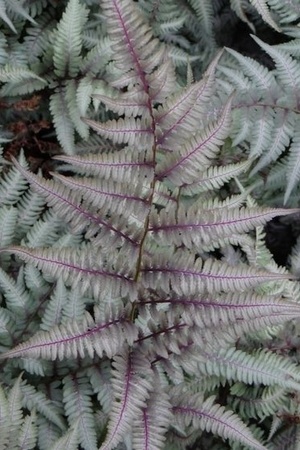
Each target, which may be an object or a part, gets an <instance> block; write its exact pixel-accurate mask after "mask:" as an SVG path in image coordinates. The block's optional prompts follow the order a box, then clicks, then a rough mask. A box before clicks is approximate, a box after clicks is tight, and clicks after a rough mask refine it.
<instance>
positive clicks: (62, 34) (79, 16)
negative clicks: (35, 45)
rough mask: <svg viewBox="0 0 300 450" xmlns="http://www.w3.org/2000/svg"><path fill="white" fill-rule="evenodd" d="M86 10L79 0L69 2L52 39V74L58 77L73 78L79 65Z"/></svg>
mask: <svg viewBox="0 0 300 450" xmlns="http://www.w3.org/2000/svg"><path fill="white" fill-rule="evenodd" d="M87 14H88V10H87V8H86V7H85V6H84V5H82V4H81V3H80V2H79V0H69V2H68V4H67V8H66V10H65V12H64V13H63V16H62V19H61V20H60V22H59V23H58V26H57V30H56V32H55V35H54V36H55V37H54V42H55V44H54V56H53V62H54V72H55V74H56V75H57V76H58V77H65V76H67V75H68V76H70V77H75V76H76V75H77V74H78V70H79V67H80V63H81V56H80V53H81V47H82V36H81V34H82V30H83V27H84V25H85V23H86V21H87Z"/></svg>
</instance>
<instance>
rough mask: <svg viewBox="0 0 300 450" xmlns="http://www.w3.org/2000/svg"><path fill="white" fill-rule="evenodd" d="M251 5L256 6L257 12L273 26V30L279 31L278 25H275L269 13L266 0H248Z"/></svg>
mask: <svg viewBox="0 0 300 450" xmlns="http://www.w3.org/2000/svg"><path fill="white" fill-rule="evenodd" d="M250 3H251V5H253V6H254V8H256V10H257V11H258V12H259V14H260V15H261V17H262V18H263V20H264V21H265V22H266V23H267V24H268V25H270V27H272V28H274V30H276V31H278V32H279V33H280V27H279V26H278V25H277V23H276V22H275V21H274V20H273V18H272V15H271V13H270V9H269V6H268V4H267V1H266V0H250Z"/></svg>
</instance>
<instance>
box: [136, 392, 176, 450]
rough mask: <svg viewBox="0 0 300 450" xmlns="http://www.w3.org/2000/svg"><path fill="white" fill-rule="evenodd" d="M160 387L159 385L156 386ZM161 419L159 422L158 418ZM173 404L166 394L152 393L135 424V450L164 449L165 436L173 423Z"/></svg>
mask: <svg viewBox="0 0 300 450" xmlns="http://www.w3.org/2000/svg"><path fill="white" fill-rule="evenodd" d="M155 386H158V384H155ZM158 417H159V421H158V420H157V418H158ZM172 420H173V417H172V413H171V404H170V402H169V398H168V395H167V393H166V392H164V391H162V390H160V389H159V390H157V389H156V391H155V392H151V394H150V398H149V399H147V406H146V407H145V408H143V409H142V410H141V412H140V414H139V416H138V417H137V418H136V420H135V422H134V427H133V432H132V443H133V449H135V450H138V449H140V448H147V449H149V450H160V449H164V448H165V446H164V444H165V440H166V437H165V434H166V431H167V429H168V428H169V425H170V423H172Z"/></svg>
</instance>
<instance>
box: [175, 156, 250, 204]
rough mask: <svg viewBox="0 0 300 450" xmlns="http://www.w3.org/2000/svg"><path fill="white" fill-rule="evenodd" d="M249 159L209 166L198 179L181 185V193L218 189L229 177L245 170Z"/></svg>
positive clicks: (197, 192) (190, 193) (248, 165)
mask: <svg viewBox="0 0 300 450" xmlns="http://www.w3.org/2000/svg"><path fill="white" fill-rule="evenodd" d="M251 163H252V161H251V160H246V161H242V162H239V163H236V164H227V165H226V166H210V167H209V168H208V169H207V170H206V171H203V172H201V173H200V174H199V179H198V180H196V181H194V182H193V183H189V184H187V185H185V186H182V187H181V189H180V193H181V194H182V195H188V196H194V195H197V194H200V193H202V192H206V191H208V190H213V189H219V188H220V187H221V186H223V184H225V183H227V182H228V181H229V180H230V179H232V178H234V177H237V176H238V175H240V174H241V173H243V172H246V171H247V170H248V169H249V168H250V165H251Z"/></svg>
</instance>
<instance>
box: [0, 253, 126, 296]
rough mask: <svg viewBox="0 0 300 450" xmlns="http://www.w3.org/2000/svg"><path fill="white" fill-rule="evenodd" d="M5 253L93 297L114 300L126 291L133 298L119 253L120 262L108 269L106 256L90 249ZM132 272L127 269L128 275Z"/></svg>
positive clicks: (113, 263)
mask: <svg viewBox="0 0 300 450" xmlns="http://www.w3.org/2000/svg"><path fill="white" fill-rule="evenodd" d="M7 251H9V252H13V253H14V254H16V255H18V256H19V257H20V258H22V259H23V260H24V261H25V262H31V263H33V264H34V265H35V266H36V267H38V268H39V269H41V270H43V271H45V272H46V273H48V274H49V275H50V276H52V277H56V276H57V275H61V276H62V279H63V281H64V282H65V283H66V284H67V285H71V284H72V285H75V286H76V285H79V286H80V288H81V289H82V292H85V291H87V290H89V291H90V290H92V292H93V295H94V296H95V297H98V295H99V293H100V292H102V295H103V293H104V292H105V291H106V292H107V295H112V296H113V297H114V296H118V295H127V294H128V293H129V292H131V294H132V295H133V294H134V292H135V286H134V283H133V274H132V273H128V267H124V260H123V256H122V255H121V253H120V259H119V262H118V261H114V262H111V263H110V266H111V267H109V264H108V265H107V263H106V262H105V255H101V254H98V255H96V254H94V252H93V249H92V247H90V248H87V249H85V250H82V251H79V250H78V249H76V248H75V249H73V248H63V249H62V250H61V251H60V252H59V254H57V252H56V250H55V249H52V248H46V249H44V248H41V249H40V248H38V249H27V248H25V247H24V248H22V247H10V248H9V249H4V250H0V253H1V252H7ZM132 270H133V269H132V268H130V272H132ZM111 279H113V280H114V283H113V284H114V286H112V285H111ZM92 280H93V281H92ZM100 280H101V281H100ZM91 284H92V285H91Z"/></svg>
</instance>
